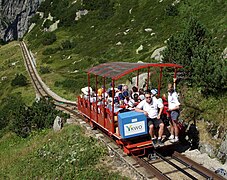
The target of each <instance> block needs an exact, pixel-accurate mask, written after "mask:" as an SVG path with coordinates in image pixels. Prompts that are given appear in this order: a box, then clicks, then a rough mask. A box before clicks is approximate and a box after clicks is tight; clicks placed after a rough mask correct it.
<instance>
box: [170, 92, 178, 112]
mask: <svg viewBox="0 0 227 180" xmlns="http://www.w3.org/2000/svg"><path fill="white" fill-rule="evenodd" d="M179 105H180V102H179V101H178V95H177V93H176V92H173V93H169V92H168V108H169V109H174V108H175V107H176V106H179Z"/></svg>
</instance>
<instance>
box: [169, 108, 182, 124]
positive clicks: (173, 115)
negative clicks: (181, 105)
mask: <svg viewBox="0 0 227 180" xmlns="http://www.w3.org/2000/svg"><path fill="white" fill-rule="evenodd" d="M179 115H180V111H179V110H175V111H171V112H170V116H171V120H173V121H176V120H177V119H178V117H179Z"/></svg>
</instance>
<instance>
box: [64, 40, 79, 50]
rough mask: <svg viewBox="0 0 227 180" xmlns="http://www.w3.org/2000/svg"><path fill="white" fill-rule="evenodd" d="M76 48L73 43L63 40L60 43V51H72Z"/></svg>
mask: <svg viewBox="0 0 227 180" xmlns="http://www.w3.org/2000/svg"><path fill="white" fill-rule="evenodd" d="M75 46H76V44H75V43H74V42H73V41H70V40H65V41H63V42H62V43H61V47H62V49H66V50H67V49H72V48H74V47H75Z"/></svg>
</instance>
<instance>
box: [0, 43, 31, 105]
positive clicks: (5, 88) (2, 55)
mask: <svg viewBox="0 0 227 180" xmlns="http://www.w3.org/2000/svg"><path fill="white" fill-rule="evenodd" d="M14 62H16V65H15V66H13V65H12V63H14ZM0 69H1V71H0V77H1V81H0V101H1V100H2V99H3V98H5V97H7V96H9V94H13V93H20V94H21V96H22V97H23V99H24V100H25V102H26V103H27V104H31V103H32V102H33V100H34V98H35V93H34V89H33V87H32V86H31V83H29V84H28V85H27V86H25V87H12V86H11V81H12V80H13V79H14V78H15V74H17V73H20V74H23V75H24V76H26V77H27V79H28V80H29V76H28V73H27V72H26V69H25V66H24V60H23V57H22V54H21V49H20V46H19V43H18V42H12V43H10V44H8V45H5V46H1V47H0ZM2 77H6V79H5V80H2Z"/></svg>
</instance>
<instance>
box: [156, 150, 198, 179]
mask: <svg viewBox="0 0 227 180" xmlns="http://www.w3.org/2000/svg"><path fill="white" fill-rule="evenodd" d="M155 154H156V155H157V156H158V157H160V158H161V159H162V160H163V161H165V162H167V163H168V164H170V165H172V166H173V167H175V168H176V169H177V170H179V171H180V172H182V173H184V174H185V175H186V176H188V177H190V178H191V179H193V180H197V178H196V177H194V176H193V175H191V174H190V173H188V172H187V171H185V170H184V169H183V168H181V167H179V166H178V165H176V164H174V163H173V162H171V161H170V160H169V159H167V158H165V157H164V156H162V155H161V154H160V153H158V152H155Z"/></svg>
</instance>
